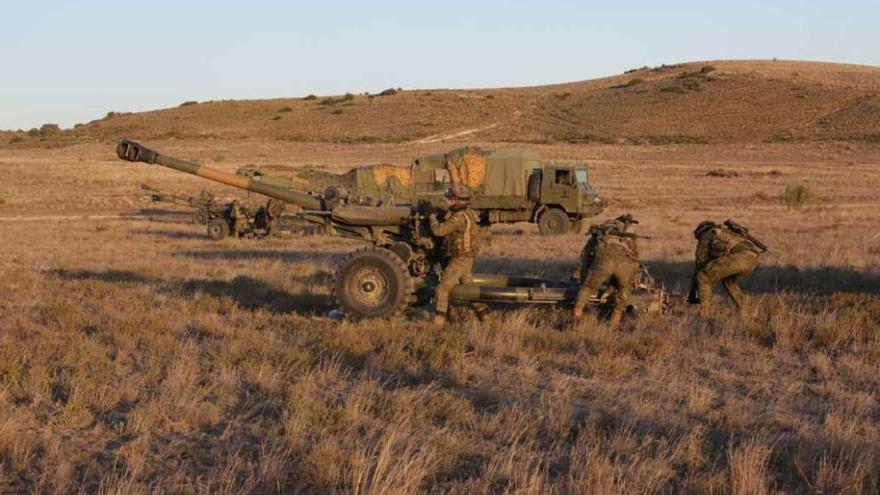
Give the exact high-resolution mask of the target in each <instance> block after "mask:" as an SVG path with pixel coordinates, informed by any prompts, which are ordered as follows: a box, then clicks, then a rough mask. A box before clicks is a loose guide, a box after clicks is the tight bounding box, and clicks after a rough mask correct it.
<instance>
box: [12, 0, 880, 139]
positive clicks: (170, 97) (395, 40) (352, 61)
mask: <svg viewBox="0 0 880 495" xmlns="http://www.w3.org/2000/svg"><path fill="white" fill-rule="evenodd" d="M2 12H3V14H2V16H0V129H19V128H21V129H29V128H32V127H38V126H40V125H41V124H43V123H48V122H51V123H57V124H60V125H61V126H62V127H71V126H73V125H74V124H76V123H80V122H88V121H90V120H93V119H97V118H101V117H103V116H104V115H106V114H107V112H110V111H116V112H130V111H143V110H152V109H157V108H165V107H173V106H177V105H179V104H180V103H182V102H184V101H188V100H197V101H205V100H219V99H251V98H282V97H299V96H305V95H308V94H312V93H313V94H317V95H331V94H342V93H346V92H352V93H361V92H365V91H369V92H378V91H381V90H383V89H386V88H389V87H395V88H396V87H402V88H404V89H418V88H421V89H427V88H475V87H500V86H526V85H537V84H548V83H559V82H568V81H577V80H583V79H591V78H595V77H601V76H607V75H612V74H617V73H620V72H623V71H625V70H627V69H631V68H635V67H641V66H644V65H649V66H654V65H660V64H663V63H668V64H671V63H678V62H688V61H701V60H722V59H771V58H779V59H793V60H819V61H831V62H846V63H857V64H867V65H880V29H878V28H877V20H878V19H880V0H870V1H869V0H839V1H836V2H831V1H823V2H817V1H810V0H801V1H788V0H780V1H772V0H767V1H760V2H759V1H728V2H709V1H706V0H700V1H690V0H687V1H679V0H666V1H663V2H649V1H646V0H630V1H628V2H612V1H609V0H605V1H602V2H594V1H586V0H585V1H568V0H543V1H540V2H538V1H519V2H514V1H501V0H490V1H483V2H479V1H477V0H473V1H470V2H466V1H457V0H447V1H443V2H431V3H428V2H419V1H417V0H410V1H402V0H388V1H381V0H376V1H372V2H371V1H360V2H354V1H331V0H323V1H321V0H318V1H308V2H299V1H286V2H283V1H261V0H250V1H248V2H244V1H234V2H228V1H223V0H216V1H213V2H197V1H191V2H185V1H183V0H177V1H167V0H152V1H150V2H137V3H128V2H125V1H115V2H111V1H76V0H66V1H56V0H47V1H43V2H3V4H2Z"/></svg>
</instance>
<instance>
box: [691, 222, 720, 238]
mask: <svg viewBox="0 0 880 495" xmlns="http://www.w3.org/2000/svg"><path fill="white" fill-rule="evenodd" d="M717 226H718V225H716V224H715V222H713V221H711V220H703V221H702V222H700V223H699V225H697V228H695V229H694V237H696V238H697V239H699V238H700V237H702V236H703V234H705V233H706V231H707V230H709V229H714V228H715V227H717Z"/></svg>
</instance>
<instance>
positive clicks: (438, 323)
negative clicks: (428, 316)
mask: <svg viewBox="0 0 880 495" xmlns="http://www.w3.org/2000/svg"><path fill="white" fill-rule="evenodd" d="M431 321H432V322H433V323H434V326H435V327H437V328H443V327H445V326H446V315H445V314H443V313H435V314H434V318H433V319H432V320H431Z"/></svg>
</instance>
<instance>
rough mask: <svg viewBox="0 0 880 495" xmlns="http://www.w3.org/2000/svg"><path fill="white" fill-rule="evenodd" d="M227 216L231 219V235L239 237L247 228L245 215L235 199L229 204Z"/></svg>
mask: <svg viewBox="0 0 880 495" xmlns="http://www.w3.org/2000/svg"><path fill="white" fill-rule="evenodd" d="M229 218H231V219H232V236H233V237H235V238H238V237H240V236H241V234H242V232H244V231H245V229H246V228H247V215H245V213H244V211H243V210H242V206H241V203H240V202H239V201H238V200H237V199H234V200H232V203H230V204H229Z"/></svg>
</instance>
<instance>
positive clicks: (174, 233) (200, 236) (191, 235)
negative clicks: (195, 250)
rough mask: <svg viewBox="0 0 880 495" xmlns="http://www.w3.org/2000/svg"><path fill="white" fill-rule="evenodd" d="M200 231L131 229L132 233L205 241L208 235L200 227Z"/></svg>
mask: <svg viewBox="0 0 880 495" xmlns="http://www.w3.org/2000/svg"><path fill="white" fill-rule="evenodd" d="M202 230H203V231H202V232H189V231H180V230H168V229H157V230H149V229H136V230H132V231H131V233H132V234H137V235H143V236H150V237H167V238H168V239H186V240H202V241H207V240H209V239H208V235H207V234H206V233H205V232H204V229H202Z"/></svg>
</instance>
